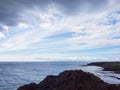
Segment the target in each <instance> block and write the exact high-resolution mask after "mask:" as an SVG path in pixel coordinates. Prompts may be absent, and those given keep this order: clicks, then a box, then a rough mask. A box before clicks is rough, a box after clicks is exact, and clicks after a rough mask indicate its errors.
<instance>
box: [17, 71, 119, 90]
mask: <svg viewBox="0 0 120 90" xmlns="http://www.w3.org/2000/svg"><path fill="white" fill-rule="evenodd" d="M17 90H120V85H114V84H108V83H105V82H104V81H102V80H101V79H99V78H98V77H96V76H94V75H93V74H91V73H87V72H83V71H81V70H71V71H64V72H62V73H60V74H59V75H58V76H53V75H49V76H47V77H46V78H45V79H44V80H43V81H42V82H40V83H39V84H37V85H36V84H35V83H32V84H29V85H24V86H21V87H19V88H18V89H17Z"/></svg>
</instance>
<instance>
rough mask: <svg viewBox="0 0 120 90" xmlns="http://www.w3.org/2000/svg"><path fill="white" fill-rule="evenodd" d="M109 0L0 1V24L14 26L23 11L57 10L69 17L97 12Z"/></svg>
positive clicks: (106, 4)
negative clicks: (37, 9) (36, 9)
mask: <svg viewBox="0 0 120 90" xmlns="http://www.w3.org/2000/svg"><path fill="white" fill-rule="evenodd" d="M108 2H109V0H74V1H73V0H69V1H68V0H35V1H33V0H20V1H19V0H0V23H2V24H5V25H16V24H18V22H20V21H22V20H21V19H20V17H21V16H20V13H22V12H23V11H24V10H34V9H35V8H36V7H37V8H39V9H40V10H43V11H44V10H47V9H48V8H53V7H55V8H58V10H60V11H61V12H63V13H65V14H67V15H70V14H75V13H81V12H89V11H90V12H92V11H99V10H102V9H104V8H105V7H106V6H108Z"/></svg>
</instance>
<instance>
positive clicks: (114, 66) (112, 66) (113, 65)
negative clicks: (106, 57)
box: [87, 62, 120, 74]
mask: <svg viewBox="0 0 120 90" xmlns="http://www.w3.org/2000/svg"><path fill="white" fill-rule="evenodd" d="M87 66H100V67H103V70H104V71H113V72H115V73H118V74H120V62H93V63H89V64H87Z"/></svg>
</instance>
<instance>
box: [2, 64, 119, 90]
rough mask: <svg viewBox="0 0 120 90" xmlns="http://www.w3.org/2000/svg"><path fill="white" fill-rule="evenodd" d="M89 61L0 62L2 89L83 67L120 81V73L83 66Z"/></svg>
mask: <svg viewBox="0 0 120 90" xmlns="http://www.w3.org/2000/svg"><path fill="white" fill-rule="evenodd" d="M86 63H87V62H0V90H16V89H17V87H19V86H21V85H24V84H29V83H31V82H36V83H39V82H40V81H41V80H43V79H44V78H45V77H46V76H47V75H51V74H52V75H57V74H59V73H60V72H62V71H64V70H75V69H78V70H79V69H82V70H84V71H87V72H91V73H94V74H95V75H96V76H98V77H100V78H101V79H103V80H104V81H105V82H109V83H120V80H118V79H116V78H115V77H120V75H119V74H114V73H112V72H105V71H104V72H103V71H101V70H102V68H100V67H95V66H82V65H84V64H86Z"/></svg>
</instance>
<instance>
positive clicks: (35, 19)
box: [0, 0, 120, 59]
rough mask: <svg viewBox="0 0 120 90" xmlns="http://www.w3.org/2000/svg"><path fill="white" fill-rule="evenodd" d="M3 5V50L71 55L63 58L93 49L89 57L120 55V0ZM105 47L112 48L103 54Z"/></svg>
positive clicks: (47, 0)
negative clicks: (117, 49)
mask: <svg viewBox="0 0 120 90" xmlns="http://www.w3.org/2000/svg"><path fill="white" fill-rule="evenodd" d="M116 2H117V3H116ZM114 5H115V6H114ZM0 7H1V8H2V10H0V13H1V14H0V15H1V17H0V19H1V21H0V26H1V27H0V39H1V41H0V53H13V54H14V53H15V54H16V53H18V54H19V53H21V54H24V53H27V54H33V53H34V54H38V53H39V54H42V53H43V54H45V55H46V54H52V55H53V56H54V55H55V53H56V54H58V53H59V54H61V55H63V54H65V55H68V57H64V56H63V59H81V58H80V57H82V55H83V54H84V55H83V56H85V57H86V58H87V54H88V53H89V51H91V53H92V54H93V55H90V56H89V54H90V53H89V54H88V58H87V59H90V58H91V57H94V58H102V59H103V58H108V59H109V56H110V55H112V54H114V55H115V56H116V55H117V54H116V53H115V51H113V49H116V47H117V46H120V43H119V42H120V29H119V27H120V13H119V3H118V0H114V1H112V0H36V1H33V0H21V1H18V0H11V1H10V0H1V3H0ZM1 8H0V9H1ZM9 14H10V15H9ZM8 34H9V35H8ZM111 47H114V48H111ZM105 48H108V49H109V50H108V51H106V52H104V54H102V53H103V51H104V50H105ZM100 49H101V50H102V51H101V50H100ZM95 50H98V51H97V52H94V51H95ZM82 51H83V54H82V53H81V52H82ZM87 51H88V52H87ZM92 51H93V52H92ZM110 51H112V52H111V53H108V52H110ZM85 52H87V53H85ZM96 53H97V54H100V56H99V55H98V57H97V55H96ZM75 54H77V55H78V56H76V55H75ZM80 54H82V55H80ZM45 55H43V56H41V57H39V55H38V56H34V58H37V57H38V58H43V57H45ZM94 55H95V56H94ZM102 55H107V56H104V57H102ZM79 56H80V57H79ZM9 57H10V56H9ZM22 57H24V56H22ZM46 57H47V56H46ZM60 57H62V56H59V58H60ZM85 57H83V58H84V59H85ZM11 58H12V57H11ZM16 58H19V56H18V57H16ZM48 58H49V59H50V58H52V59H53V57H50V56H49V55H48ZM54 58H57V57H54ZM32 59H33V58H32ZM60 59H62V58H60Z"/></svg>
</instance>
